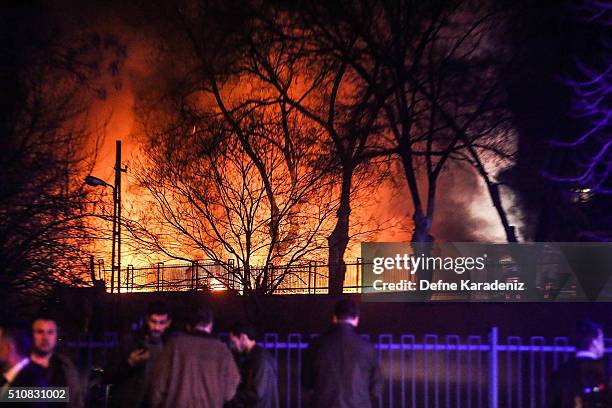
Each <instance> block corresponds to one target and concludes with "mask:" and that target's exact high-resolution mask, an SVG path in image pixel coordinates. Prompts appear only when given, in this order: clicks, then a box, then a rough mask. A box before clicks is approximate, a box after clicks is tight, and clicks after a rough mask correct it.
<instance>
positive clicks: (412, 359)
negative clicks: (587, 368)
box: [67, 327, 612, 408]
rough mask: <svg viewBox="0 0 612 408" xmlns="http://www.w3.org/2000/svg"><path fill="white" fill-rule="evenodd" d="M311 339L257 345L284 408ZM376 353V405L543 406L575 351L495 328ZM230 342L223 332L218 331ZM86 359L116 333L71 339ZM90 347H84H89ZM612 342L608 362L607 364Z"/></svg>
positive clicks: (293, 337)
mask: <svg viewBox="0 0 612 408" xmlns="http://www.w3.org/2000/svg"><path fill="white" fill-rule="evenodd" d="M313 336H314V335H312V336H307V335H302V334H299V333H293V334H288V335H279V334H275V333H268V334H265V335H264V338H263V342H262V343H260V344H261V345H263V346H264V347H265V348H267V349H268V350H269V351H270V352H271V353H272V354H273V356H274V358H275V361H276V365H277V373H278V382H279V394H280V398H281V406H283V407H288V408H289V407H291V408H293V407H297V408H301V407H303V406H304V407H305V406H307V405H306V400H307V393H306V392H305V391H304V390H303V389H302V387H301V367H302V359H303V353H304V350H305V349H306V348H307V347H308V341H309V339H310V338H312V337H313ZM363 337H365V338H366V339H368V340H370V341H372V342H373V343H374V346H375V347H376V349H377V350H378V357H379V360H380V363H381V368H382V373H383V376H384V379H385V382H384V395H383V399H382V400H381V402H380V408H382V407H388V408H394V407H396V408H400V407H401V408H406V407H411V408H443V407H444V408H462V407H465V408H472V407H473V408H476V407H478V408H480V407H489V408H496V407H512V408H515V407H516V408H523V407H525V408H527V407H528V408H539V407H545V406H546V398H547V392H548V385H549V381H550V377H551V374H552V372H553V371H554V370H555V369H556V368H557V367H558V366H559V365H560V364H561V363H562V362H564V361H566V360H567V359H568V358H569V357H570V356H571V355H572V354H573V353H574V352H575V349H574V347H571V346H570V345H569V341H568V339H567V338H566V337H554V338H553V339H552V340H550V339H548V340H547V339H546V338H545V337H541V336H533V337H529V338H522V337H517V336H507V337H506V338H505V339H502V338H501V337H500V336H499V330H498V328H496V327H494V328H492V329H491V331H490V332H489V333H488V335H487V336H459V335H438V334H426V335H424V336H423V337H421V338H417V336H415V335H411V334H405V335H392V334H381V335H378V336H375V337H371V336H368V335H364V336H363ZM221 339H223V340H227V335H221ZM67 345H68V347H69V348H72V349H73V350H75V349H78V350H80V355H81V357H86V356H87V355H88V357H86V359H87V361H89V362H90V363H91V362H92V361H96V360H97V361H99V360H100V359H99V358H98V359H96V358H95V357H92V354H96V353H98V354H100V353H101V354H102V355H105V356H106V355H108V353H109V350H108V349H109V348H112V347H114V346H115V345H116V335H113V334H109V335H108V337H107V339H105V340H103V341H98V342H93V343H92V342H87V341H85V342H68V344H67ZM86 350H87V351H86ZM611 354H612V340H611V339H606V356H605V358H606V364H607V365H608V367H609V369H612V358H611Z"/></svg>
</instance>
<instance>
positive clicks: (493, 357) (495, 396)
mask: <svg viewBox="0 0 612 408" xmlns="http://www.w3.org/2000/svg"><path fill="white" fill-rule="evenodd" d="M498 336H499V331H498V329H497V327H492V328H491V332H490V333H489V346H490V350H489V408H497V407H498V402H499V361H498V349H497V348H498V345H499V343H498V342H499V338H498Z"/></svg>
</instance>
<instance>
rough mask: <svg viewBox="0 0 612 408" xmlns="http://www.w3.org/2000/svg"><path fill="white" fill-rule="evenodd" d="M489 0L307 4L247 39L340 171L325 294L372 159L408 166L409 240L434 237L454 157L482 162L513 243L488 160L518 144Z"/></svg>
mask: <svg viewBox="0 0 612 408" xmlns="http://www.w3.org/2000/svg"><path fill="white" fill-rule="evenodd" d="M482 3H483V4H484V5H485V6H490V5H489V4H487V3H486V2H482ZM483 4H480V3H479V4H478V5H473V4H471V3H469V2H462V1H457V2H427V3H414V2H386V1H374V2H369V1H363V2H340V3H334V4H328V3H304V4H300V6H296V7H291V6H289V7H288V8H286V9H281V11H280V12H276V13H263V14H260V15H259V16H260V20H258V22H259V25H258V26H257V31H255V30H253V31H252V32H250V33H248V38H247V40H246V43H247V44H248V45H249V48H247V50H246V51H244V53H245V54H246V55H247V56H246V59H247V60H249V61H250V67H251V72H252V73H254V74H255V75H257V76H258V77H259V78H261V79H262V80H263V81H264V82H266V83H268V84H271V85H272V86H273V89H274V91H276V92H277V93H278V95H279V97H280V98H283V99H284V100H286V101H287V103H288V104H290V106H292V107H293V108H295V109H296V110H298V111H299V112H300V113H301V114H302V115H303V116H304V117H305V118H306V119H308V120H311V121H312V122H313V123H315V124H316V125H318V126H319V127H320V128H321V129H323V130H324V134H325V135H326V136H327V138H328V140H329V141H330V146H331V147H332V149H331V150H332V152H333V153H334V155H335V157H336V158H337V160H338V163H339V167H340V169H341V185H342V190H341V191H342V193H341V196H340V206H339V208H338V212H337V223H336V228H335V229H334V231H333V232H332V234H331V235H330V237H329V247H330V250H329V257H328V259H329V264H330V293H341V291H342V284H343V280H344V272H345V266H344V260H343V256H344V252H345V250H346V246H347V244H348V230H349V224H350V223H349V216H350V212H351V207H350V191H351V188H350V187H351V180H352V178H353V174H354V172H355V171H356V169H357V168H358V167H359V166H363V164H365V163H367V162H368V160H369V159H372V158H375V157H385V156H388V157H391V156H394V157H399V159H400V162H401V163H402V168H403V170H404V177H405V179H406V181H407V184H408V187H409V191H410V197H411V199H412V207H413V216H412V219H413V221H414V233H413V238H412V240H413V241H414V242H428V241H431V240H432V239H433V238H432V237H431V235H430V229H431V225H432V221H433V217H434V213H435V203H436V193H437V185H438V179H439V177H440V175H441V174H442V173H443V170H444V169H445V165H446V164H447V162H448V161H449V160H459V161H466V162H467V163H469V164H471V165H473V166H474V167H475V169H476V170H477V171H478V174H479V175H480V176H481V177H482V178H483V180H484V181H485V184H486V185H487V188H488V191H489V193H490V196H491V200H492V203H493V205H494V206H495V208H496V209H497V211H498V214H499V216H500V220H501V222H502V225H503V227H504V230H505V231H506V235H507V238H508V240H509V241H516V236H515V234H514V228H513V227H512V226H511V225H510V224H509V222H508V219H507V216H506V213H505V210H504V208H503V205H502V202H501V197H500V194H499V189H498V184H497V183H496V182H495V180H494V179H493V177H492V176H491V174H490V173H491V170H489V169H487V166H486V165H485V163H486V161H487V159H488V160H491V159H498V160H511V159H512V157H511V152H512V146H511V143H508V141H507V140H504V139H505V138H508V136H509V135H510V132H509V129H508V119H509V116H508V112H507V111H506V110H505V109H504V106H503V96H502V94H501V89H500V86H499V83H500V81H499V74H500V72H499V67H500V65H501V64H499V63H497V62H496V59H497V58H499V57H500V55H499V53H496V52H494V50H495V49H496V47H495V45H497V43H496V38H494V36H493V35H492V32H493V27H494V24H497V23H498V22H499V21H500V20H499V18H498V15H497V13H498V10H494V9H493V8H492V7H483V8H481V9H479V8H478V6H482V5H483ZM262 32H264V33H267V35H266V34H262ZM420 174H424V175H425V177H424V180H423V177H422V176H420ZM423 190H424V192H423Z"/></svg>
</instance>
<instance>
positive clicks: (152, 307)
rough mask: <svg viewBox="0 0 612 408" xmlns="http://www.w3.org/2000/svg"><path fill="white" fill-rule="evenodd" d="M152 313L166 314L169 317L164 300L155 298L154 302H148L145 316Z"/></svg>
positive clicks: (168, 310)
mask: <svg viewBox="0 0 612 408" xmlns="http://www.w3.org/2000/svg"><path fill="white" fill-rule="evenodd" d="M154 314H156V315H168V317H171V315H170V308H169V307H168V305H167V304H166V302H164V301H161V300H157V301H155V302H152V303H149V307H148V308H147V316H151V315H154Z"/></svg>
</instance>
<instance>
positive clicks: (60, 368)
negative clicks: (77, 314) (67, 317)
mask: <svg viewBox="0 0 612 408" xmlns="http://www.w3.org/2000/svg"><path fill="white" fill-rule="evenodd" d="M32 336H33V337H34V348H33V349H32V353H31V354H30V360H31V361H32V362H34V363H36V364H38V365H39V366H41V367H42V368H43V370H44V372H45V375H46V377H47V381H48V382H49V385H50V386H51V387H68V392H69V394H70V402H69V403H68V405H67V406H68V407H69V408H82V407H83V406H84V405H85V403H84V397H85V395H84V390H83V387H82V385H81V379H80V375H79V372H78V370H77V369H76V367H75V366H74V364H73V363H72V361H70V359H69V358H68V356H65V355H63V354H60V353H57V352H56V350H55V348H56V346H57V337H58V327H57V321H56V320H55V318H53V317H52V316H49V315H41V316H38V317H37V318H35V319H34V320H33V321H32Z"/></svg>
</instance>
